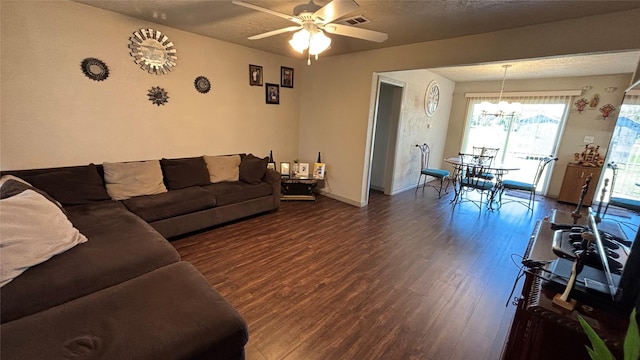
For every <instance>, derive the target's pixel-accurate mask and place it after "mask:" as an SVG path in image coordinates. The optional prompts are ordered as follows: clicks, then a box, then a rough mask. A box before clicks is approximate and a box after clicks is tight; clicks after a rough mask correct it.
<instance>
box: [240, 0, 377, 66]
mask: <svg viewBox="0 0 640 360" xmlns="http://www.w3.org/2000/svg"><path fill="white" fill-rule="evenodd" d="M232 3H234V4H236V5H240V6H244V7H247V8H249V9H253V10H257V11H262V12H265V13H267V14H271V15H275V16H278V17H281V18H284V19H287V20H289V21H292V22H294V23H296V24H297V25H294V26H289V27H286V28H282V29H277V30H272V31H268V32H266V33H262V34H258V35H253V36H250V37H249V38H248V39H249V40H259V39H264V38H266V37H269V36H274V35H278V34H282V33H286V32H291V31H296V30H299V31H298V32H296V33H295V34H294V35H293V38H292V39H291V40H290V41H289V44H290V45H291V46H292V47H293V48H294V49H295V50H296V51H298V52H299V53H303V52H304V51H305V50H307V49H308V58H307V64H311V55H315V57H316V60H317V59H318V54H320V53H321V52H323V51H325V50H326V49H328V48H329V45H331V39H330V38H329V37H327V36H325V35H324V32H323V31H326V32H328V33H330V34H336V35H342V36H348V37H353V38H358V39H363V40H368V41H375V42H383V41H385V40H387V38H388V35H387V34H385V33H382V32H378V31H373V30H367V29H360V28H355V27H351V26H347V25H341V24H336V23H333V21H334V20H337V19H339V18H340V17H342V16H343V15H345V14H347V13H349V12H351V11H354V10H356V9H358V8H359V7H360V6H359V5H358V4H357V3H356V2H355V1H353V0H333V1H331V2H330V3H328V4H327V5H325V6H320V5H317V4H314V3H313V0H310V1H309V3H308V4H300V5H298V6H296V7H294V8H293V15H287V14H283V13H281V12H277V11H274V10H270V9H267V8H263V7H261V6H257V5H253V4H250V3H247V2H244V1H241V0H233V1H232Z"/></svg>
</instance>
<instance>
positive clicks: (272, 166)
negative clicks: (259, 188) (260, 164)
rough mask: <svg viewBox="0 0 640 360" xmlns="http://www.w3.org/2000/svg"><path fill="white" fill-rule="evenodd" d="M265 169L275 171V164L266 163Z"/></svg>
mask: <svg viewBox="0 0 640 360" xmlns="http://www.w3.org/2000/svg"><path fill="white" fill-rule="evenodd" d="M267 169H271V170H273V171H276V163H274V162H268V163H267Z"/></svg>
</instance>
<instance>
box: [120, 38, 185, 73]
mask: <svg viewBox="0 0 640 360" xmlns="http://www.w3.org/2000/svg"><path fill="white" fill-rule="evenodd" d="M129 40H130V41H131V42H130V44H129V49H131V52H130V54H131V56H133V61H135V63H136V64H138V65H140V67H141V68H142V69H143V70H146V71H147V72H149V73H151V74H156V75H164V74H166V73H168V72H170V71H171V70H173V68H174V67H175V66H176V60H177V59H178V57H177V56H176V49H175V48H174V47H173V43H172V42H171V41H169V38H168V37H167V35H164V34H163V33H161V32H160V31H158V30H153V29H140V30H138V31H136V32H134V33H133V36H131V37H130V38H129Z"/></svg>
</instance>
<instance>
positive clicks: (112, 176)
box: [45, 160, 167, 200]
mask: <svg viewBox="0 0 640 360" xmlns="http://www.w3.org/2000/svg"><path fill="white" fill-rule="evenodd" d="M102 167H103V168H104V180H105V182H106V186H107V192H108V193H109V196H111V198H112V199H114V200H125V199H128V198H130V197H134V196H142V195H153V194H160V193H164V192H167V188H166V187H165V186H164V182H163V179H162V170H161V168H160V162H159V161H158V160H150V161H135V162H126V163H104V164H102ZM45 191H46V190H45Z"/></svg>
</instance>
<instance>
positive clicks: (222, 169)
mask: <svg viewBox="0 0 640 360" xmlns="http://www.w3.org/2000/svg"><path fill="white" fill-rule="evenodd" d="M204 161H205V162H206V163H207V170H209V180H210V181H211V182H212V183H218V182H222V181H239V180H240V155H225V156H209V155H205V156H204Z"/></svg>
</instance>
